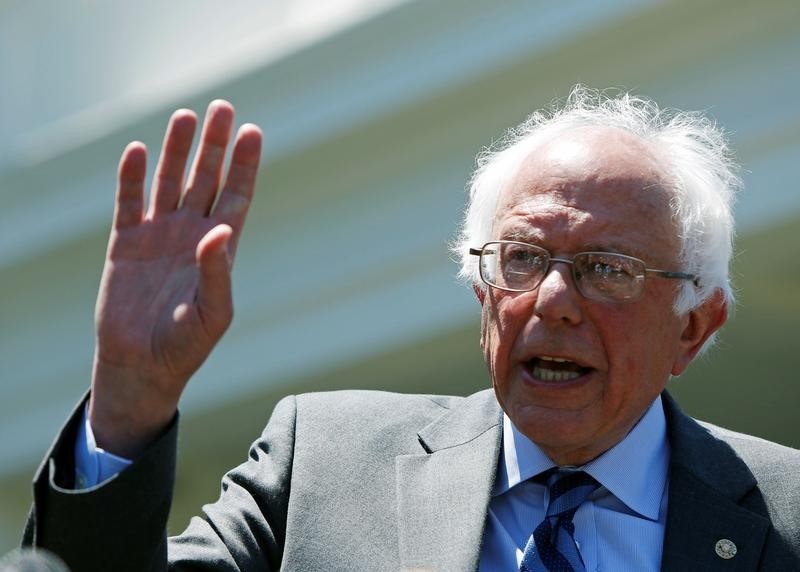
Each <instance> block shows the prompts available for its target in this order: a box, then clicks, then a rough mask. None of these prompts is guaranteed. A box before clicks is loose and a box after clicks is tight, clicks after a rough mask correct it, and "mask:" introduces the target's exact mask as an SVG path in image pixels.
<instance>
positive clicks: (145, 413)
mask: <svg viewBox="0 0 800 572" xmlns="http://www.w3.org/2000/svg"><path fill="white" fill-rule="evenodd" d="M144 377H145V376H142V375H141V372H135V371H132V370H131V369H130V368H127V367H117V366H110V365H108V364H102V363H100V361H99V360H97V359H96V360H95V366H94V373H93V376H92V392H91V395H90V397H89V406H88V409H89V422H90V423H91V429H92V432H93V433H94V436H95V442H96V444H97V446H98V447H100V448H102V449H104V450H105V451H108V452H109V453H113V454H114V455H119V456H121V457H126V458H128V459H135V458H137V457H138V456H139V455H140V454H141V453H142V452H143V451H144V450H145V449H146V448H147V447H148V446H149V445H150V444H152V443H153V442H154V441H155V440H156V439H157V438H158V437H160V436H161V434H162V433H163V432H164V430H165V429H166V428H167V427H168V426H169V424H170V422H171V421H172V419H173V418H174V417H175V413H176V411H177V405H178V403H177V402H178V400H177V398H172V397H170V396H165V395H163V393H162V392H158V391H156V390H155V387H154V385H155V384H154V383H153V382H152V381H148V380H147V379H145V378H144Z"/></svg>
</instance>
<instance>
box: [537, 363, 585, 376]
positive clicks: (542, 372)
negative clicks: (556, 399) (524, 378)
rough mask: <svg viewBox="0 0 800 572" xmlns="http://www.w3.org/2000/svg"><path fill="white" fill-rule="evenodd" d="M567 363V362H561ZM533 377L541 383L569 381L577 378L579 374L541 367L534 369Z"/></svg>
mask: <svg viewBox="0 0 800 572" xmlns="http://www.w3.org/2000/svg"><path fill="white" fill-rule="evenodd" d="M562 361H567V360H562ZM533 376H534V377H535V378H536V379H541V380H542V381H570V380H573V379H576V378H579V377H580V376H581V374H580V373H579V372H577V371H565V370H555V369H545V368H543V367H534V368H533Z"/></svg>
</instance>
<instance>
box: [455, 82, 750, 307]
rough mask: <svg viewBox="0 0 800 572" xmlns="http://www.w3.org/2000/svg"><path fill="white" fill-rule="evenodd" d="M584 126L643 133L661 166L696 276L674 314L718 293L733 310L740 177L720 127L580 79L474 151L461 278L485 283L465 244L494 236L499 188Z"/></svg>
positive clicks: (685, 265) (688, 266)
mask: <svg viewBox="0 0 800 572" xmlns="http://www.w3.org/2000/svg"><path fill="white" fill-rule="evenodd" d="M587 126H604V127H616V128H621V129H625V130H627V131H629V132H631V133H633V134H634V135H637V136H639V137H641V138H642V140H644V141H646V142H649V144H650V145H651V146H652V148H653V150H654V152H655V154H656V155H657V157H658V158H659V159H660V160H661V162H662V164H663V165H664V166H665V167H666V177H667V180H666V187H667V190H668V191H669V192H671V193H672V198H671V201H670V204H671V208H672V214H673V217H674V219H675V221H676V224H677V227H678V233H679V239H680V242H681V252H680V254H679V259H680V264H681V268H680V269H679V270H680V271H683V272H688V273H691V274H695V275H697V276H698V277H699V281H698V284H699V285H697V286H696V285H695V284H693V283H692V282H690V281H686V282H684V285H683V288H681V290H680V292H679V294H678V296H677V297H676V299H675V304H674V309H675V312H676V313H678V314H679V315H680V314H684V313H686V312H688V311H690V310H692V309H694V308H696V307H698V306H699V305H701V304H702V303H703V302H704V301H705V300H707V299H708V298H709V297H710V296H712V295H713V294H714V293H715V292H716V291H720V292H721V293H722V295H723V296H724V298H725V301H726V303H727V306H728V308H732V307H733V301H734V296H733V289H732V287H731V284H730V279H729V264H730V260H731V256H732V252H733V235H734V225H733V212H732V207H733V201H734V196H735V193H736V191H737V190H738V189H739V188H740V187H741V181H740V179H739V176H738V165H737V164H736V163H735V161H734V160H733V158H732V156H731V152H730V149H729V147H728V144H727V141H726V135H725V133H724V132H723V130H722V129H721V128H720V127H718V126H717V125H716V124H715V123H714V122H713V121H712V120H710V119H709V118H708V117H706V116H704V115H703V114H701V113H699V112H683V111H677V110H671V109H661V108H659V106H658V105H657V104H656V103H655V102H654V101H651V100H649V99H646V98H644V97H639V96H634V95H631V94H630V93H628V92H617V93H614V94H611V93H610V92H609V91H598V90H594V89H589V88H587V87H584V86H582V85H577V86H576V87H575V88H573V90H572V92H571V93H570V95H569V96H568V97H567V98H566V100H564V101H563V102H562V103H554V104H553V105H552V106H551V108H550V109H548V110H541V111H536V112H535V113H533V114H532V115H531V116H530V117H528V119H526V120H525V121H524V122H523V123H521V124H520V125H519V126H517V127H515V128H513V129H510V130H509V131H508V132H507V133H506V135H505V137H504V138H502V139H501V140H500V141H498V142H496V143H495V144H493V145H492V146H491V147H489V148H487V149H484V150H483V151H482V152H481V153H480V154H479V155H478V157H477V160H476V163H477V168H476V169H475V172H474V173H473V176H472V178H471V180H470V182H469V185H468V187H469V202H468V204H467V208H466V213H465V216H464V220H463V223H462V226H461V230H460V233H459V235H458V238H457V239H456V241H455V242H454V244H453V252H454V254H455V256H456V257H457V260H458V262H460V264H461V270H460V272H459V276H460V277H461V278H463V279H464V280H467V281H469V282H471V283H472V284H475V285H477V286H478V287H480V288H484V287H485V286H484V284H483V283H482V282H481V279H480V275H479V272H478V264H477V260H476V257H475V256H471V255H470V254H469V249H470V247H474V248H479V247H481V246H483V245H484V244H485V243H486V242H489V241H491V240H494V239H495V237H494V236H493V223H494V219H495V216H496V211H497V205H498V200H499V198H500V195H501V193H502V191H503V190H504V189H505V188H506V187H507V185H508V184H509V183H510V182H511V181H512V180H513V178H514V177H515V176H516V174H517V172H518V170H519V168H520V166H521V165H522V163H523V162H524V161H525V159H526V158H527V157H528V156H529V155H530V153H531V152H533V151H534V149H535V148H536V147H537V146H539V145H540V144H542V143H545V142H546V141H548V140H550V139H552V138H553V137H557V136H558V135H560V134H561V133H564V132H566V131H569V130H571V129H575V128H578V127H587Z"/></svg>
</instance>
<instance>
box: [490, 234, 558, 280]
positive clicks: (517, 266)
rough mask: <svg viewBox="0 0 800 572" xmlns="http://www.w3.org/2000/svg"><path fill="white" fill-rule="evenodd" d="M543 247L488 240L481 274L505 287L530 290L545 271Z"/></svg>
mask: <svg viewBox="0 0 800 572" xmlns="http://www.w3.org/2000/svg"><path fill="white" fill-rule="evenodd" d="M548 264H549V255H548V254H547V251H546V250H543V249H541V248H538V247H536V246H532V245H530V244H523V243H521V242H490V243H488V244H486V245H485V246H484V248H483V255H482V256H481V277H482V278H483V279H484V280H485V281H486V282H488V283H489V284H491V285H492V286H498V287H500V288H505V289H507V290H519V291H525V290H533V289H534V288H536V286H538V285H539V282H541V280H542V277H543V276H544V274H545V272H546V271H547V266H548Z"/></svg>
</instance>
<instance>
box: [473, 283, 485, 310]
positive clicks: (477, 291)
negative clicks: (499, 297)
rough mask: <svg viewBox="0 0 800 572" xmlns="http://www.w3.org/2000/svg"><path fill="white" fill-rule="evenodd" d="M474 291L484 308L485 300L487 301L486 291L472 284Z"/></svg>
mask: <svg viewBox="0 0 800 572" xmlns="http://www.w3.org/2000/svg"><path fill="white" fill-rule="evenodd" d="M472 291H473V292H475V296H476V297H477V298H478V302H480V303H481V306H483V302H484V300H486V290H484V289H483V288H481V287H480V286H478V285H477V284H474V283H473V284H472Z"/></svg>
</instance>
